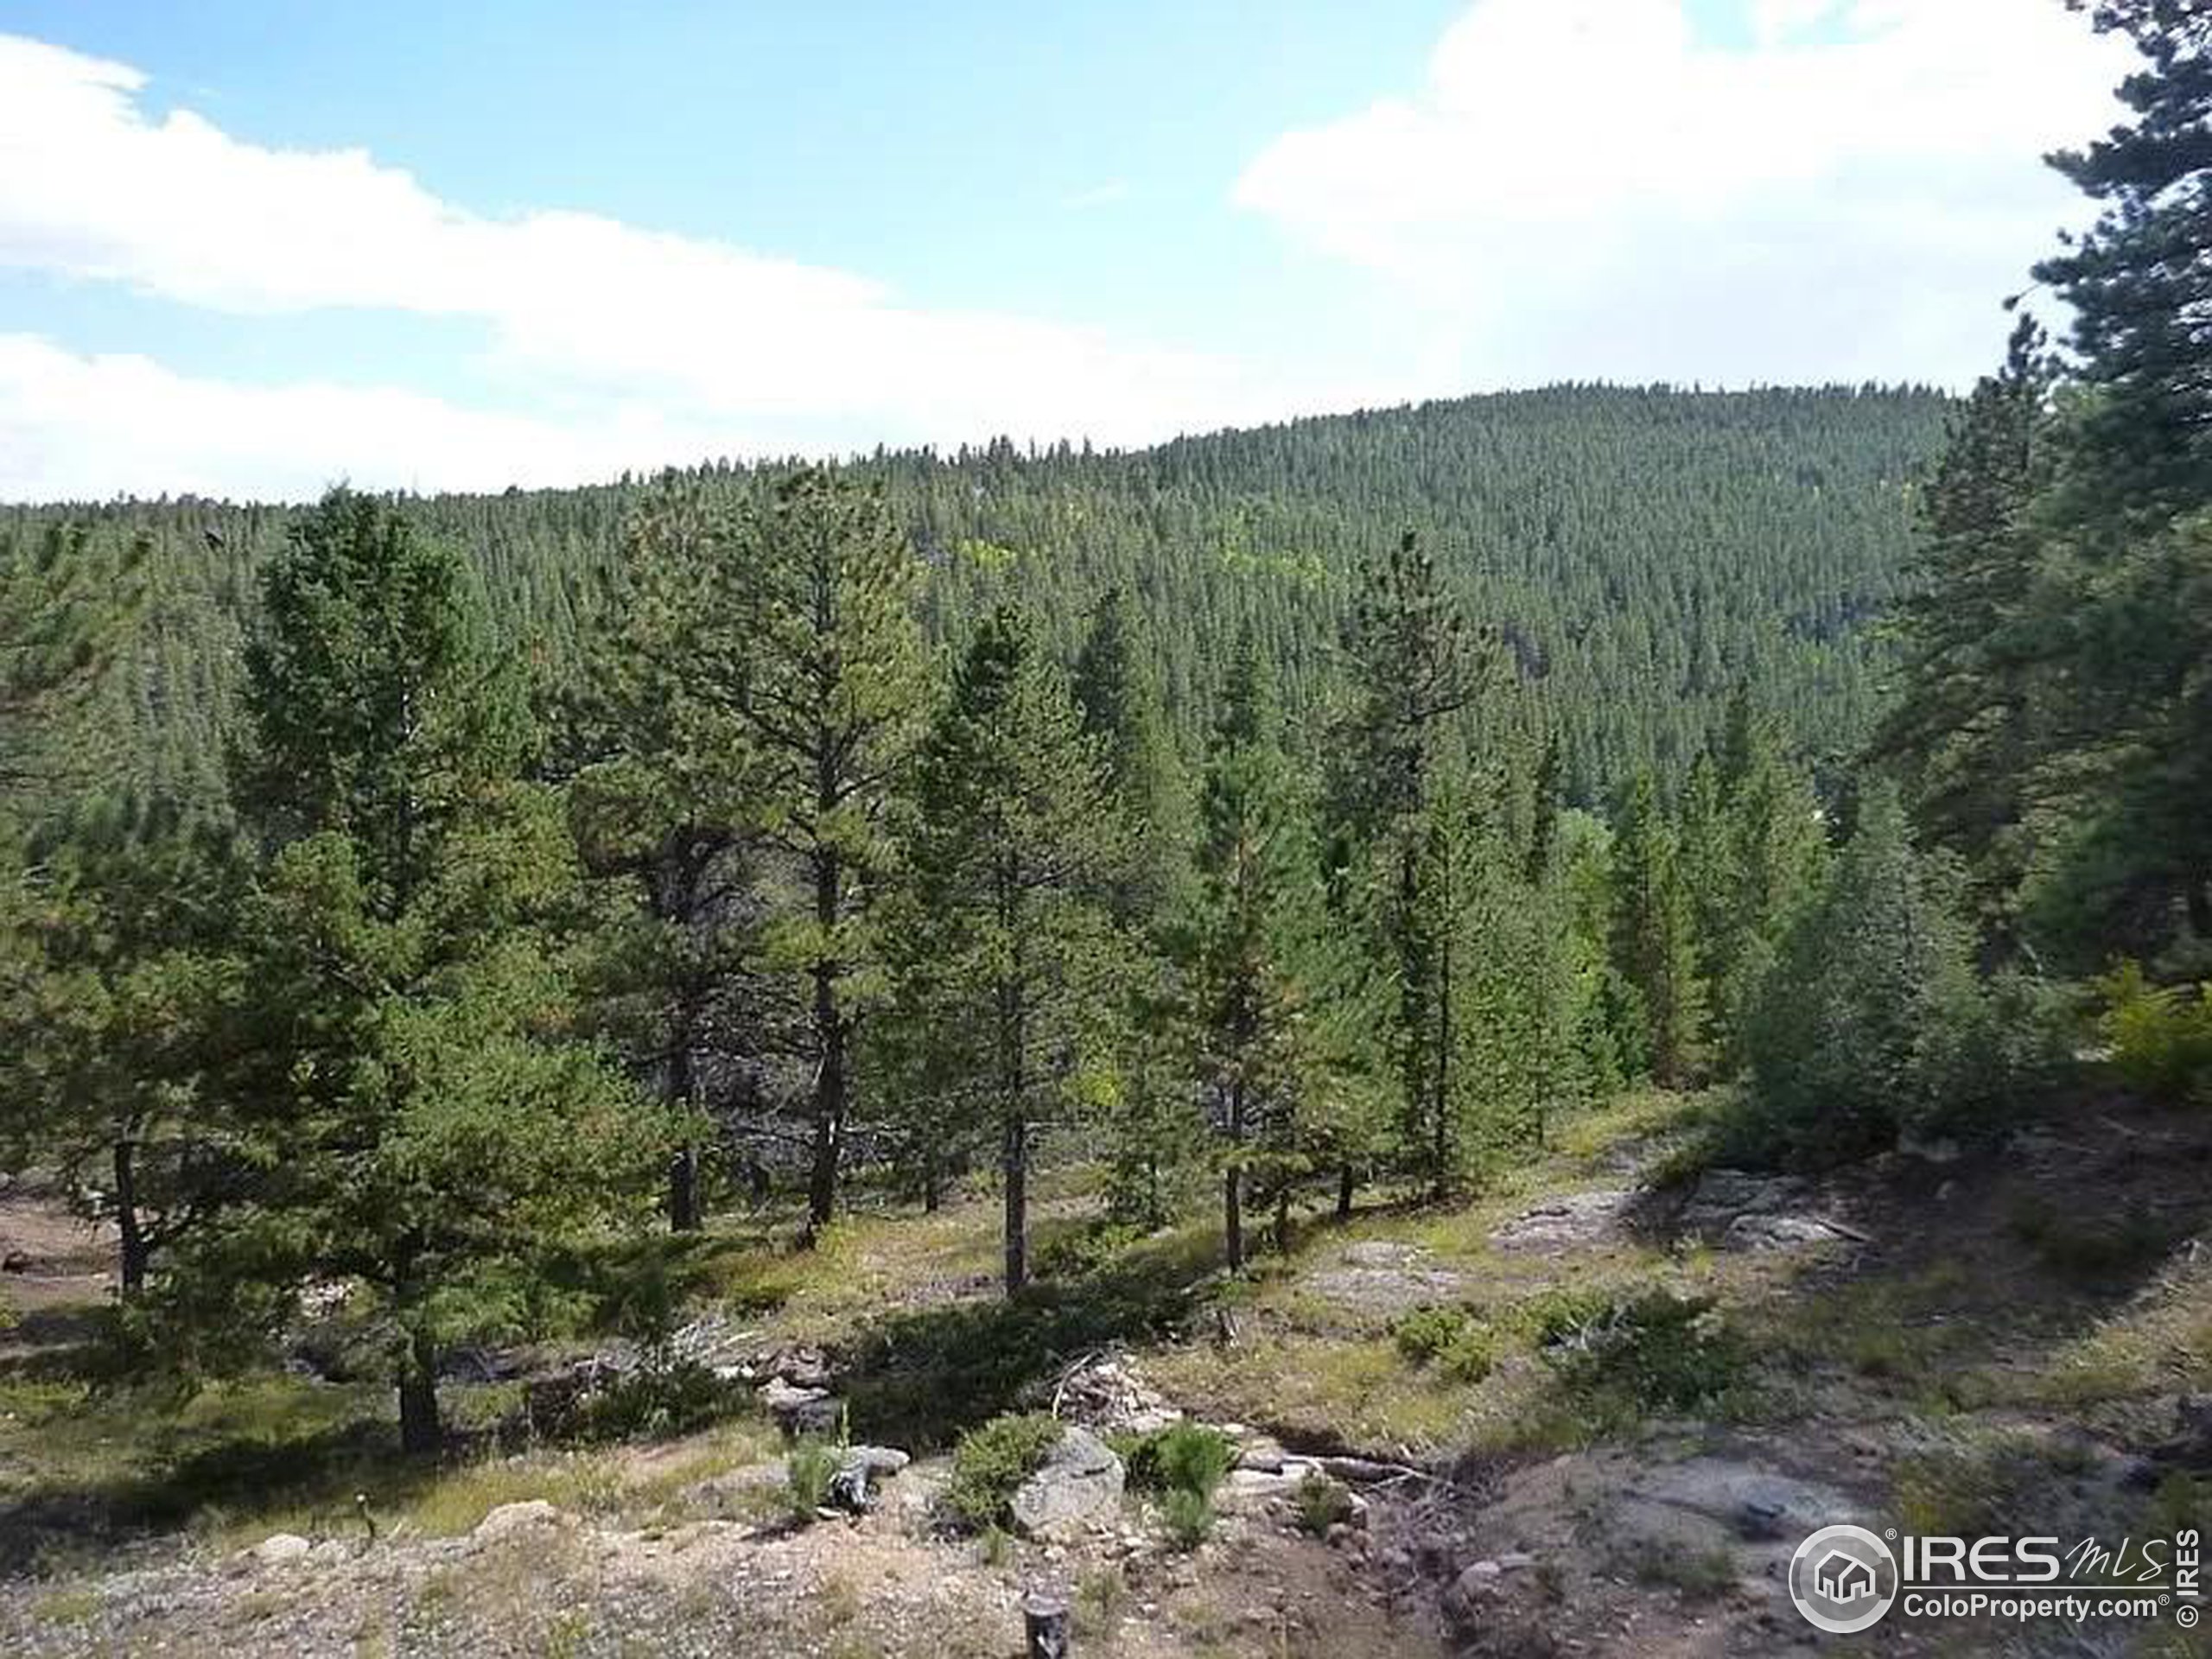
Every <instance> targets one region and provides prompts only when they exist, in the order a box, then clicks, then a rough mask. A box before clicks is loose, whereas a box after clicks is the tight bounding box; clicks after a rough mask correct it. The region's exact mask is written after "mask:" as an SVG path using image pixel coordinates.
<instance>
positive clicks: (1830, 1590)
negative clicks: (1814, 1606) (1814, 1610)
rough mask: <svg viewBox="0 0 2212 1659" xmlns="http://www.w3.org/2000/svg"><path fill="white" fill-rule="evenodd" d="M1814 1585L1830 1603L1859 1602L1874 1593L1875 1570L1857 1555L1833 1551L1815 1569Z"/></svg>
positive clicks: (1838, 1550) (1837, 1550)
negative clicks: (1861, 1598)
mask: <svg viewBox="0 0 2212 1659" xmlns="http://www.w3.org/2000/svg"><path fill="white" fill-rule="evenodd" d="M1813 1583H1814V1586H1815V1587H1816V1588H1817V1589H1818V1590H1819V1591H1820V1592H1821V1594H1822V1595H1824V1596H1826V1597H1827V1599H1829V1600H1830V1601H1835V1602H1852V1601H1857V1600H1858V1599H1859V1598H1860V1597H1862V1596H1871V1595H1872V1594H1873V1593H1874V1569H1873V1568H1872V1567H1869V1566H1867V1565H1866V1562H1864V1561H1862V1560H1859V1558H1858V1557H1857V1556H1856V1555H1847V1554H1844V1553H1843V1552H1842V1551H1841V1550H1840V1549H1832V1550H1830V1551H1829V1552H1828V1553H1827V1557H1826V1559H1824V1560H1822V1561H1821V1564H1820V1565H1819V1566H1818V1567H1815V1568H1814V1569H1813Z"/></svg>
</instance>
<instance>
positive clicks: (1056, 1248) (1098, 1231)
mask: <svg viewBox="0 0 2212 1659" xmlns="http://www.w3.org/2000/svg"><path fill="white" fill-rule="evenodd" d="M1143 1236H1144V1233H1143V1231H1142V1230H1141V1229H1140V1228H1137V1227H1134V1226H1132V1225H1130V1224H1128V1223H1127V1222H1118V1221H1110V1220H1099V1221H1092V1222H1089V1223H1086V1224H1084V1225H1082V1226H1079V1227H1071V1228H1069V1229H1068V1230H1065V1231H1064V1232H1054V1233H1050V1234H1047V1235H1046V1236H1045V1237H1043V1238H1041V1239H1039V1241H1038V1242H1037V1244H1036V1247H1035V1248H1034V1249H1033V1251H1032V1252H1031V1258H1030V1267H1031V1268H1032V1270H1033V1272H1034V1273H1035V1274H1037V1276H1038V1277H1039V1278H1040V1279H1079V1278H1082V1277H1083V1276H1084V1274H1091V1273H1096V1272H1097V1271H1098V1270H1099V1269H1100V1268H1103V1267H1105V1266H1107V1265H1108V1264H1109V1262H1112V1261H1113V1260H1114V1258H1115V1257H1116V1256H1118V1255H1121V1254H1122V1251H1124V1250H1126V1249H1128V1248H1129V1246H1130V1245H1132V1244H1135V1243H1136V1242H1137V1241H1138V1240H1140V1239H1141V1238H1142V1237H1143Z"/></svg>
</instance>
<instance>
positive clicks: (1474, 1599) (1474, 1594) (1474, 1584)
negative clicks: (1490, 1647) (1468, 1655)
mask: <svg viewBox="0 0 2212 1659" xmlns="http://www.w3.org/2000/svg"><path fill="white" fill-rule="evenodd" d="M1497 1580H1498V1565H1497V1562H1496V1561H1477V1562H1476V1563H1475V1564H1474V1565H1473V1566H1472V1567H1468V1568H1466V1569H1465V1571H1464V1572H1462V1573H1460V1574H1459V1577H1458V1578H1456V1579H1454V1580H1452V1584H1451V1587H1450V1588H1449V1589H1447V1590H1446V1591H1445V1592H1444V1595H1443V1598H1442V1599H1441V1601H1440V1603H1439V1606H1440V1609H1441V1611H1442V1612H1443V1614H1444V1622H1445V1624H1447V1625H1449V1626H1450V1627H1451V1629H1452V1634H1453V1635H1455V1636H1457V1637H1459V1638H1460V1639H1461V1640H1462V1641H1465V1640H1467V1639H1468V1638H1470V1637H1472V1636H1473V1635H1474V1634H1475V1632H1476V1631H1478V1630H1480V1629H1481V1628H1482V1627H1483V1624H1484V1618H1485V1615H1486V1614H1487V1612H1488V1611H1489V1605H1490V1604H1491V1602H1492V1601H1494V1600H1495V1599H1496V1598H1497V1592H1498V1584H1497Z"/></svg>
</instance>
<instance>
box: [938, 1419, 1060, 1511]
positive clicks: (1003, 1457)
mask: <svg viewBox="0 0 2212 1659" xmlns="http://www.w3.org/2000/svg"><path fill="white" fill-rule="evenodd" d="M1060 1434H1061V1428H1060V1423H1059V1420H1058V1418H1056V1417H1052V1416H1049V1415H1047V1414H1045V1413H1043V1412H1029V1413H1025V1414H1020V1415H1012V1416H1006V1417H994V1418H992V1419H991V1421H989V1422H988V1423H985V1424H983V1425H982V1427H978V1428H973V1429H970V1430H969V1432H968V1433H965V1434H963V1435H962V1436H961V1437H960V1442H959V1444H958V1445H957V1446H954V1447H953V1449H952V1478H951V1480H950V1482H949V1483H948V1484H946V1486H945V1489H944V1506H945V1508H946V1509H947V1510H950V1511H951V1512H952V1514H953V1516H955V1517H956V1518H957V1519H958V1520H959V1521H960V1522H963V1524H964V1525H967V1526H969V1527H973V1528H975V1529H977V1530H978V1531H981V1530H982V1529H986V1528H989V1527H995V1526H1001V1525H1003V1524H1005V1523H1006V1522H1007V1519H1008V1518H1009V1517H1008V1516H1007V1504H1008V1503H1011V1502H1012V1501H1013V1498H1014V1490H1015V1489H1016V1488H1017V1487H1019V1486H1020V1484H1021V1483H1022V1482H1023V1481H1025V1480H1027V1479H1028V1478H1029V1477H1030V1476H1032V1475H1033V1474H1035V1473H1036V1472H1037V1469H1038V1465H1040V1464H1042V1463H1043V1462H1044V1461H1045V1456H1046V1453H1047V1452H1050V1451H1051V1450H1052V1448H1053V1447H1054V1446H1057V1445H1058V1444H1059V1440H1060Z"/></svg>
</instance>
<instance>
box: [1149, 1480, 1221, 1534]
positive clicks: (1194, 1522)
mask: <svg viewBox="0 0 2212 1659" xmlns="http://www.w3.org/2000/svg"><path fill="white" fill-rule="evenodd" d="M1213 1519H1214V1516H1213V1503H1212V1500H1211V1499H1210V1498H1207V1497H1203V1496H1201V1495H1200V1494H1198V1493H1197V1492H1192V1491H1185V1490H1184V1489H1183V1488H1181V1487H1179V1486H1178V1487H1176V1488H1175V1489H1174V1490H1173V1491H1170V1492H1169V1493H1168V1494H1167V1496H1166V1497H1163V1498H1161V1499H1160V1520H1161V1521H1162V1522H1163V1523H1165V1525H1166V1528H1167V1537H1168V1541H1170V1542H1171V1543H1173V1545H1174V1546H1175V1548H1178V1549H1196V1548H1198V1546H1199V1545H1200V1544H1203V1543H1204V1542H1205V1541H1206V1539H1207V1538H1208V1537H1209V1536H1211V1534H1212V1532H1213Z"/></svg>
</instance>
